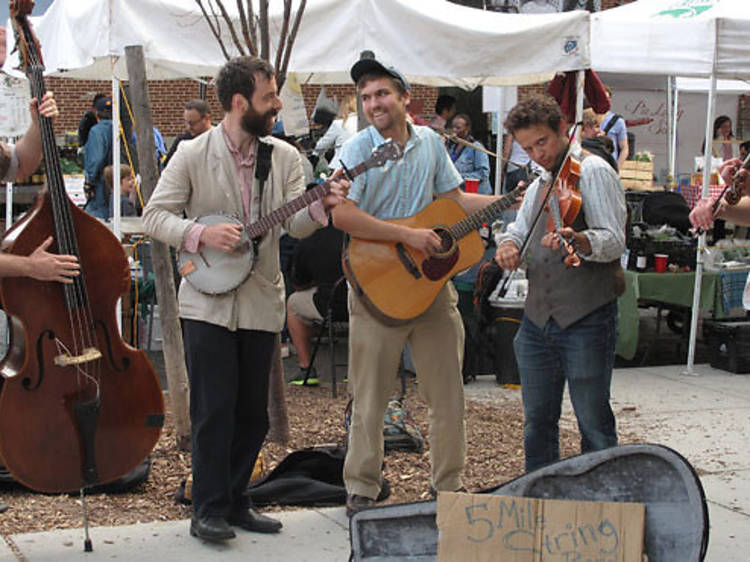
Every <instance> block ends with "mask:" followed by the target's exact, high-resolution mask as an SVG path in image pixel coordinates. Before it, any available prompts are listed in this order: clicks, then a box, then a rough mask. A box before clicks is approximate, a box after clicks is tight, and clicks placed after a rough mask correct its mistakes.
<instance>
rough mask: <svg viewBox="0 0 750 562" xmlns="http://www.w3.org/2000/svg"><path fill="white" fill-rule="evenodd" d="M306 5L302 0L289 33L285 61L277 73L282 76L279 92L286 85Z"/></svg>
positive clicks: (305, 0)
mask: <svg viewBox="0 0 750 562" xmlns="http://www.w3.org/2000/svg"><path fill="white" fill-rule="evenodd" d="M306 5H307V0H300V3H299V9H298V10H297V15H296V16H295V17H294V23H293V24H292V30H291V31H290V32H289V37H288V38H287V42H286V48H285V49H284V60H283V61H282V62H281V68H280V69H277V71H276V72H277V73H278V74H279V76H281V81H280V82H279V90H281V86H282V85H283V84H284V80H285V79H286V69H287V67H288V66H289V57H290V56H291V54H292V47H293V46H294V40H295V39H297V30H298V29H299V25H300V22H302V14H303V13H304V12H305V6H306Z"/></svg>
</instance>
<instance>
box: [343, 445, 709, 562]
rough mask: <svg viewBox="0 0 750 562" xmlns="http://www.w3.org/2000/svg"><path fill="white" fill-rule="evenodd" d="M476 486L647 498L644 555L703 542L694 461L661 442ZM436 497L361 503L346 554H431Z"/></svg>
mask: <svg viewBox="0 0 750 562" xmlns="http://www.w3.org/2000/svg"><path fill="white" fill-rule="evenodd" d="M483 493H492V494H500V495H506V496H526V497H533V498H545V499H547V498H549V499H564V500H583V501H609V502H639V503H643V504H645V505H646V523H645V524H646V532H645V545H644V552H645V554H647V555H648V560H649V562H698V561H701V560H703V558H704V556H705V554H706V548H707V547H708V510H707V507H706V498H705V495H704V493H703V487H702V486H701V483H700V480H699V479H698V476H697V474H696V473H695V471H694V470H693V467H692V466H690V464H689V463H688V462H687V460H686V459H685V458H684V457H682V456H681V455H680V454H679V453H677V452H676V451H674V450H672V449H670V448H668V447H664V446H661V445H652V444H637V445H624V446H621V447H614V448H612V449H606V450H603V451H597V452H594V453H587V454H584V455H578V456H576V457H570V458H568V459H564V460H561V461H558V462H556V463H554V464H551V465H549V466H546V467H544V468H540V469H539V470H536V471H534V472H531V473H528V474H525V475H523V476H521V477H519V478H516V479H515V480H511V481H509V482H506V483H505V484H502V485H501V486H499V487H498V488H495V489H491V490H487V491H486V492H483ZM436 506H437V502H435V501H429V502H416V503H410V504H402V505H392V506H385V507H376V508H374V509H367V510H363V511H360V512H359V513H357V514H355V515H354V516H353V517H352V518H351V520H350V523H349V534H350V540H351V547H352V558H351V559H352V560H355V561H375V560H377V561H378V562H396V561H399V562H405V561H415V562H416V561H428V560H429V561H433V560H436V559H437V545H438V529H437V525H436V522H435V511H436Z"/></svg>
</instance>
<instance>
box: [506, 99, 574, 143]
mask: <svg viewBox="0 0 750 562" xmlns="http://www.w3.org/2000/svg"><path fill="white" fill-rule="evenodd" d="M563 119H564V117H563V114H562V111H560V106H559V105H557V102H556V101H555V100H554V98H552V97H550V96H539V95H537V96H531V97H529V98H526V99H525V100H523V101H520V102H518V103H517V104H516V105H515V107H514V108H513V109H511V110H510V111H509V112H508V117H506V119H505V123H504V125H505V128H506V129H507V130H508V131H509V132H510V133H511V134H513V133H515V132H516V131H517V130H519V129H528V128H529V127H533V126H535V125H547V126H548V127H549V128H550V129H552V130H553V131H557V130H558V129H559V128H560V123H561V122H562V121H563Z"/></svg>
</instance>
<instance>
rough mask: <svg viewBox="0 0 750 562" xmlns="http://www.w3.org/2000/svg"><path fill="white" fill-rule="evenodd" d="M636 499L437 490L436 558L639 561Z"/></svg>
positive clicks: (641, 516)
mask: <svg viewBox="0 0 750 562" xmlns="http://www.w3.org/2000/svg"><path fill="white" fill-rule="evenodd" d="M645 516H646V507H645V506H644V505H643V504H640V503H615V502H585V501H567V500H543V499H538V498H524V497H512V496H499V495H491V494H460V493H440V494H439V496H438V503H437V524H438V529H439V530H440V542H439V543H438V561H439V562H449V561H450V562H452V561H455V560H460V561H461V562H480V561H481V562H484V561H492V560H502V561H503V562H541V561H544V562H558V561H559V562H574V561H579V562H640V561H641V560H642V559H643V536H644V521H645Z"/></svg>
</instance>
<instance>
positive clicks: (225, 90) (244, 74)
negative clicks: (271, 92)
mask: <svg viewBox="0 0 750 562" xmlns="http://www.w3.org/2000/svg"><path fill="white" fill-rule="evenodd" d="M256 73H259V74H261V75H262V76H265V77H266V78H267V79H268V80H270V79H271V78H273V77H274V71H273V66H271V65H270V64H269V63H268V61H265V60H263V59H260V58H258V57H248V56H245V57H235V58H233V59H232V60H230V61H229V62H227V63H226V64H225V65H224V66H223V67H221V70H219V75H218V76H217V77H216V97H218V98H219V103H221V107H222V108H224V111H229V110H230V109H232V97H233V96H234V94H241V95H243V96H245V97H246V98H247V100H248V101H250V98H252V97H253V92H254V91H255V74H256Z"/></svg>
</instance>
